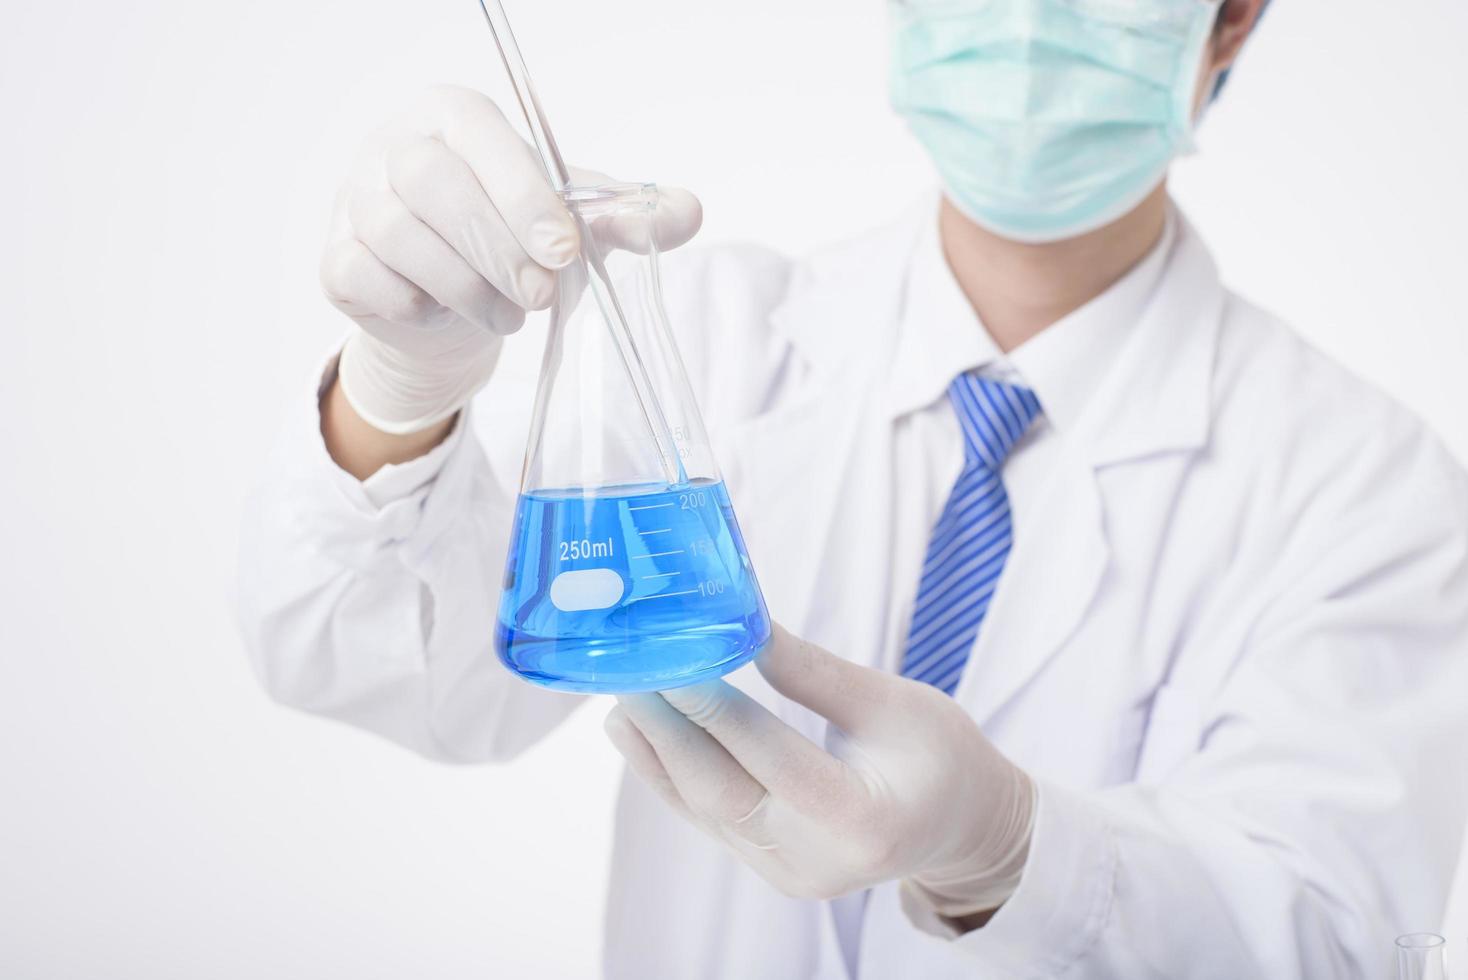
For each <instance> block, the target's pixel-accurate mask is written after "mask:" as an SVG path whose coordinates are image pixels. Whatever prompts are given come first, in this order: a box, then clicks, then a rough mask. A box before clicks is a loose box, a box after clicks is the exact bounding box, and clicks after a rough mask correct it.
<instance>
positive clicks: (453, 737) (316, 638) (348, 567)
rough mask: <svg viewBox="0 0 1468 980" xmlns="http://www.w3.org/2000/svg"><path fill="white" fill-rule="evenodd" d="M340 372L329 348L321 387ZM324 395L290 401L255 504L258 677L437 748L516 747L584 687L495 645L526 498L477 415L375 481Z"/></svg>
mask: <svg viewBox="0 0 1468 980" xmlns="http://www.w3.org/2000/svg"><path fill="white" fill-rule="evenodd" d="M333 376H334V361H333V365H332V367H330V368H329V369H328V371H327V373H326V379H325V382H323V385H322V389H323V390H324V387H325V385H326V384H327V383H329V381H330V380H331V377H333ZM492 384H493V383H491V385H492ZM303 394H304V393H303ZM318 405H319V393H318V391H316V390H313V391H312V392H310V396H309V398H302V400H301V402H300V404H299V405H298V406H297V407H296V408H295V410H294V411H293V412H292V416H291V418H290V420H289V423H288V425H287V427H286V431H285V432H284V434H283V436H282V438H281V439H280V441H279V443H278V445H277V447H276V449H275V451H274V453H273V454H272V458H271V462H270V464H269V465H268V467H267V468H266V471H265V474H264V478H263V480H262V481H261V482H260V484H259V486H258V487H257V489H256V490H255V491H254V492H253V493H252V495H251V497H250V499H249V502H248V503H247V506H246V513H245V519H244V528H243V534H242V536H241V556H240V574H239V582H238V608H239V616H240V621H241V626H242V629H243V633H244V637H245V642H246V646H247V648H248V650H249V653H250V657H251V660H252V663H253V665H254V667H255V671H256V673H257V675H258V677H259V678H260V681H261V683H262V684H263V686H264V687H265V689H266V691H268V692H269V693H270V695H271V696H272V697H274V698H275V699H277V700H278V701H280V702H282V703H284V704H287V705H290V706H293V707H296V708H300V709H302V710H305V711H309V712H312V713H314V714H319V715H324V716H326V717H330V718H336V719H339V720H341V721H345V722H347V723H349V724H352V725H355V726H358V727H360V728H364V729H367V730H369V731H373V732H376V733H377V734H379V735H383V736H385V737H387V738H389V739H391V740H393V741H395V742H397V743H399V744H401V745H403V746H406V747H407V748H410V749H412V750H414V751H416V752H418V753H420V754H422V755H424V756H427V757H430V758H433V759H438V760H442V761H449V762H489V761H501V760H506V759H509V758H511V757H513V756H515V755H516V754H518V753H519V752H521V751H522V750H524V749H525V748H527V747H529V746H530V745H531V744H533V743H534V742H535V741H537V740H538V739H539V738H540V737H541V736H543V735H544V734H546V733H547V732H548V731H550V730H551V729H552V728H553V727H555V726H556V725H557V724H558V723H559V722H560V721H561V720H562V719H564V718H565V717H566V716H567V715H568V714H569V713H570V712H571V711H572V710H573V709H574V708H575V707H576V706H577V705H578V704H580V703H581V701H582V700H583V699H582V698H580V697H577V696H573V695H565V694H558V693H554V692H550V691H545V690H541V689H538V688H534V687H532V686H530V685H528V684H526V683H524V682H522V681H519V680H518V679H516V678H514V677H512V676H511V675H510V673H509V672H508V671H507V670H505V668H504V667H503V666H502V665H501V664H500V663H499V662H498V659H497V658H496V656H495V653H494V650H493V648H492V645H491V644H492V636H493V629H494V618H495V606H496V605H497V603H498V600H499V594H500V588H499V584H500V580H501V577H502V576H503V573H504V559H505V552H506V549H507V546H508V542H507V534H508V531H509V528H510V523H511V514H512V509H513V506H514V499H515V497H514V492H513V489H509V490H507V489H506V487H505V486H504V485H503V481H501V480H500V479H498V477H497V475H496V474H494V473H493V472H491V469H490V466H489V464H488V462H487V459H486V456H485V453H484V451H483V449H482V447H481V445H480V443H479V442H478V440H477V439H476V437H475V434H474V432H473V425H472V422H471V421H470V415H471V413H470V412H469V411H467V410H466V411H464V412H462V413H460V420H459V422H458V423H457V425H456V427H455V429H454V430H453V432H452V433H451V435H450V436H449V438H448V439H447V440H446V441H445V442H444V443H443V444H442V445H440V446H439V447H438V448H437V449H435V450H434V451H433V453H432V454H430V456H428V457H424V458H423V459H421V460H418V461H415V462H413V463H410V464H407V466H405V467H400V468H396V471H395V472H389V473H384V474H379V475H376V476H374V477H373V478H371V479H369V481H368V482H367V484H365V485H364V484H362V483H359V482H358V481H357V480H355V479H353V478H352V477H351V476H350V475H349V474H347V473H345V472H344V471H342V470H341V469H340V468H339V467H337V466H336V464H335V463H334V462H333V461H332V459H331V457H330V456H329V455H328V454H327V452H326V448H325V445H324V443H323V440H322V438H321V432H320V416H319V407H318Z"/></svg>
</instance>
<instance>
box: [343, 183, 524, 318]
mask: <svg viewBox="0 0 1468 980" xmlns="http://www.w3.org/2000/svg"><path fill="white" fill-rule="evenodd" d="M348 207H349V215H350V218H351V222H352V227H353V228H354V229H355V230H356V233H357V240H358V241H360V242H361V243H362V244H363V245H366V246H367V248H368V249H370V250H371V252H372V254H373V255H375V256H377V258H378V259H380V260H381V261H382V263H383V264H384V265H386V266H387V267H388V268H390V269H392V270H393V271H394V272H396V273H398V274H399V275H401V276H402V277H403V278H405V279H407V280H408V281H410V282H412V283H413V284H415V285H416V286H418V287H419V288H421V289H422V290H423V291H424V292H425V293H427V294H428V295H430V296H432V297H433V298H434V299H435V300H437V301H438V303H439V304H440V305H442V306H444V307H446V308H447V309H450V310H453V311H454V312H455V313H457V314H458V315H459V316H461V317H463V318H464V319H465V320H468V321H469V322H470V323H473V324H476V325H478V326H480V327H483V328H484V329H485V330H488V331H490V332H491V333H494V334H501V335H503V334H508V333H513V332H514V331H515V330H516V329H518V328H519V326H520V324H521V323H523V322H524V316H525V314H524V311H523V310H522V309H521V308H520V307H519V306H518V305H517V304H516V303H515V302H514V301H513V300H511V299H510V298H509V297H507V296H505V295H504V294H503V293H501V292H500V291H499V290H497V289H495V288H494V287H493V286H491V285H490V284H489V283H488V282H487V281H485V279H484V277H483V276H481V275H480V274H479V273H478V272H476V271H475V270H474V269H472V268H471V267H470V266H469V263H467V262H465V261H464V258H463V257H462V256H461V255H459V254H458V253H457V252H455V251H454V250H453V248H451V247H450V246H449V244H448V242H446V241H444V240H443V239H442V238H440V237H439V236H438V234H437V233H436V232H434V230H433V229H432V228H429V227H428V226H427V225H425V224H424V223H423V222H422V221H420V220H419V219H418V218H417V217H416V216H415V215H414V214H413V213H412V212H411V211H409V210H408V208H407V205H405V204H404V203H403V202H402V200H401V199H400V198H399V197H398V196H397V195H396V194H394V193H393V192H392V191H374V190H367V189H364V188H358V189H357V190H356V191H355V192H354V193H353V195H352V198H351V201H350V203H349V205H348Z"/></svg>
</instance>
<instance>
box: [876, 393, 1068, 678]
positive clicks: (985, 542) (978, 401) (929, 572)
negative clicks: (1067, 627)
mask: <svg viewBox="0 0 1468 980" xmlns="http://www.w3.org/2000/svg"><path fill="white" fill-rule="evenodd" d="M948 399H949V401H951V402H952V403H953V409H954V411H955V412H957V413H958V422H959V426H960V427H961V428H962V429H963V443H964V463H963V472H961V473H960V474H959V476H958V482H957V483H956V484H955V485H954V487H953V492H952V493H951V494H949V496H948V503H947V504H946V505H945V506H944V508H943V513H942V515H941V516H939V518H938V524H937V526H936V527H934V528H933V537H932V539H931V540H930V541H929V542H928V553H927V557H926V559H925V560H924V562H923V575H922V581H921V583H920V584H919V585H918V594H917V604H916V606H915V607H914V609H913V613H912V626H911V628H910V629H909V631H908V635H907V653H906V655H905V656H904V657H903V658H902V676H903V677H910V678H912V679H913V680H917V681H922V682H923V683H925V684H932V685H933V686H934V687H936V688H939V689H941V690H943V691H945V692H947V693H948V694H950V695H951V694H953V692H954V691H955V690H956V689H957V688H958V679H959V678H960V677H962V676H963V667H964V664H966V663H967V662H968V657H969V652H970V651H971V650H972V649H973V646H974V639H975V638H976V637H977V636H978V634H979V625H980V624H981V623H982V622H983V621H984V614H985V613H986V612H988V611H989V600H990V599H992V598H993V596H994V588H995V586H996V585H998V584H999V575H1000V573H1001V572H1003V571H1004V562H1005V559H1007V558H1008V557H1009V548H1010V544H1011V543H1012V541H1013V538H1014V533H1013V530H1014V529H1013V524H1012V521H1011V519H1010V514H1009V495H1008V494H1006V493H1005V492H1004V482H1003V480H1001V479H1000V475H999V473H1000V469H1001V468H1002V467H1003V466H1004V458H1005V457H1006V456H1008V455H1009V451H1010V450H1011V449H1013V448H1014V444H1015V443H1017V442H1019V440H1020V437H1021V436H1023V435H1024V434H1025V430H1026V429H1028V428H1029V427H1030V423H1031V422H1033V421H1034V420H1035V418H1036V417H1037V416H1038V415H1039V414H1040V401H1039V399H1037V398H1036V397H1035V393H1034V392H1033V391H1030V390H1029V389H1028V388H1021V387H1018V386H1016V385H1009V384H1004V383H1003V382H999V381H991V380H989V379H988V378H981V377H979V376H978V375H976V374H972V373H969V374H961V375H959V376H958V377H957V378H956V379H955V380H954V382H953V384H951V385H949V387H948Z"/></svg>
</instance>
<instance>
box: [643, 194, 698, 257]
mask: <svg viewBox="0 0 1468 980" xmlns="http://www.w3.org/2000/svg"><path fill="white" fill-rule="evenodd" d="M653 225H654V227H655V228H656V229H657V239H658V248H659V249H660V250H662V251H665V252H666V251H668V250H670V249H675V248H677V247H678V246H679V245H682V244H683V243H684V242H686V241H688V240H689V239H690V238H692V237H693V236H694V235H696V234H698V229H699V228H700V227H702V226H703V202H702V201H700V200H699V199H698V198H697V197H695V196H694V195H693V192H691V191H688V190H685V189H684V188H682V187H663V186H661V185H659V187H658V206H657V211H656V212H654V214H653Z"/></svg>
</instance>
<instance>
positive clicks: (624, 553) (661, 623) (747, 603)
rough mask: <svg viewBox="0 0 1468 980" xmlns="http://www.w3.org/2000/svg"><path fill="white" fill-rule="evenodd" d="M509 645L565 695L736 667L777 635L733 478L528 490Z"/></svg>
mask: <svg viewBox="0 0 1468 980" xmlns="http://www.w3.org/2000/svg"><path fill="white" fill-rule="evenodd" d="M512 535H513V537H512V540H511V544H510V555H509V560H508V562H507V564H506V569H505V582H504V593H503V595H502V596H501V599H500V609H499V622H498V624H497V626H496V628H495V637H494V641H495V651H496V652H497V653H498V654H499V657H500V659H501V660H502V661H504V663H505V666H507V667H509V668H510V669H511V670H513V671H514V672H515V673H517V674H519V675H520V676H521V677H524V678H525V679H526V680H529V681H532V682H534V683H536V684H540V685H542V686H544V687H551V688H556V689H558V690H562V691H585V692H593V693H601V694H607V693H615V692H624V693H625V692H630V691H657V690H666V689H668V688H672V687H680V686H682V685H684V684H692V683H694V682H695V681H700V680H706V679H708V678H710V677H718V676H720V675H721V674H726V673H728V672H729V671H731V670H734V669H735V668H736V667H739V666H741V665H743V664H744V663H747V662H748V661H749V660H750V659H751V658H753V657H754V655H755V654H756V653H758V652H759V650H760V648H761V647H763V646H764V645H765V643H766V642H767V641H768V640H769V638H770V619H769V614H768V613H767V612H766V611H765V603H764V599H763V597H762V596H761V595H760V591H759V585H758V584H757V583H756V582H755V579H754V571H753V569H751V568H750V565H749V556H748V555H747V554H746V553H745V550H744V539H743V538H742V537H741V536H740V534H739V525H738V524H737V523H736V522H735V520H734V508H733V507H732V506H731V505H730V503H729V495H728V493H727V491H725V489H724V484H723V483H722V482H717V483H716V482H709V481H701V482H695V483H692V484H687V485H684V486H681V487H667V486H633V487H607V488H604V489H601V490H595V491H592V490H586V491H582V490H564V491H542V492H538V493H531V494H522V495H521V496H520V501H519V504H518V505H517V506H516V508H515V525H514V529H513V531H512Z"/></svg>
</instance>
